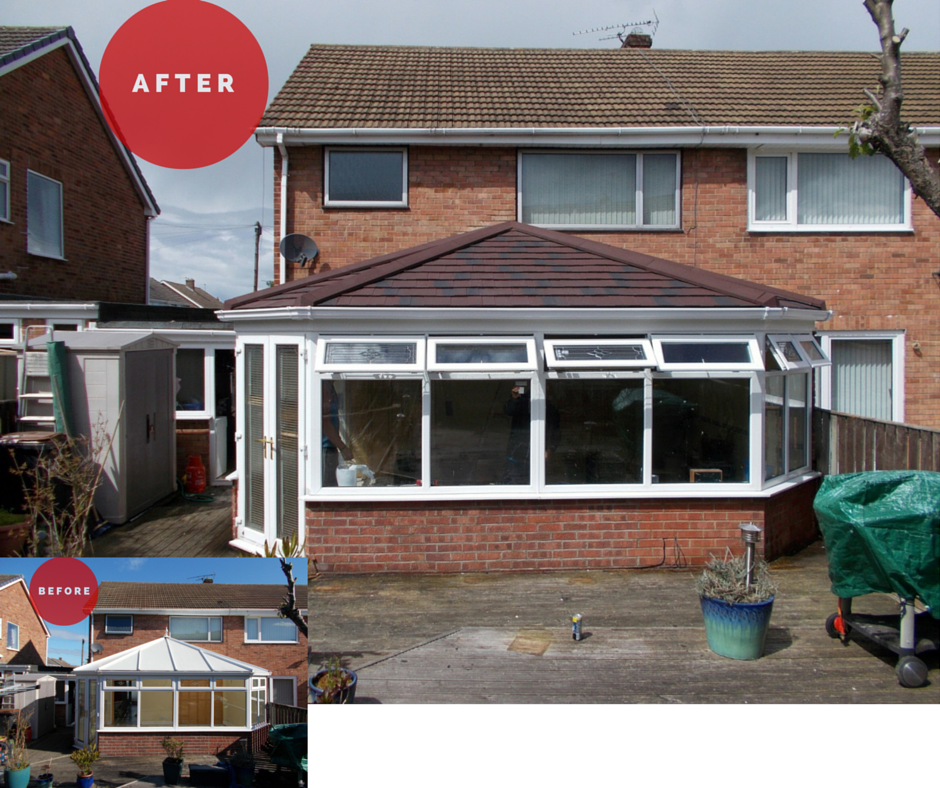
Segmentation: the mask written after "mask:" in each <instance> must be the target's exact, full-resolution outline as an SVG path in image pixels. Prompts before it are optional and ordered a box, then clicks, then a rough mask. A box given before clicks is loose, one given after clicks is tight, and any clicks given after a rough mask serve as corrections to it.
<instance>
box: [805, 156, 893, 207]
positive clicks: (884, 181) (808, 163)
mask: <svg viewBox="0 0 940 788" xmlns="http://www.w3.org/2000/svg"><path fill="white" fill-rule="evenodd" d="M797 166H798V175H797V195H798V196H797V199H798V205H799V207H798V210H797V221H798V223H799V224H901V223H902V222H903V221H904V176H903V175H901V172H900V171H899V170H898V169H897V167H895V166H894V164H892V163H891V162H890V161H889V160H888V159H886V158H885V157H884V156H859V157H857V158H855V159H852V158H850V157H849V155H848V154H847V153H801V154H799V159H798V162H797Z"/></svg>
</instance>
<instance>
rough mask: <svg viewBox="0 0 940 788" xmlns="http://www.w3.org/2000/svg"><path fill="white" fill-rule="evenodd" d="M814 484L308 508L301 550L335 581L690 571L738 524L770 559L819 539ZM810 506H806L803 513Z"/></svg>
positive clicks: (733, 535)
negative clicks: (404, 575)
mask: <svg viewBox="0 0 940 788" xmlns="http://www.w3.org/2000/svg"><path fill="white" fill-rule="evenodd" d="M815 490H816V482H810V483H808V484H804V485H801V486H800V487H798V488H796V489H792V490H789V491H787V492H784V493H781V494H779V495H776V496H774V497H773V498H769V499H763V498H738V499H716V500H702V499H697V500H696V499H692V500H681V499H680V500H677V499H667V498H664V499H661V500H597V501H485V502H481V503H478V504H474V503H462V502H461V503H453V504H446V503H440V502H437V503H432V502H428V503H415V502H401V503H399V502H386V503H379V504H369V503H361V504H360V503H355V502H351V503H332V502H331V503H326V502H321V503H312V502H308V503H307V544H308V545H310V548H309V549H311V550H314V549H315V550H316V559H317V562H318V566H319V568H320V569H321V570H327V571H333V572H495V571H525V570H546V569H633V568H638V567H644V566H652V565H656V564H659V563H660V562H663V561H665V564H666V565H673V563H674V562H675V560H676V555H677V550H678V551H679V552H681V556H682V558H683V559H684V560H685V561H687V562H689V563H690V564H691V565H701V564H703V563H705V562H706V561H707V560H708V558H709V556H710V555H712V554H714V555H723V554H724V552H725V548H726V547H730V548H732V549H733V550H735V551H738V550H739V548H740V545H741V534H740V532H739V530H738V525H739V524H740V523H744V522H755V523H757V524H758V525H761V526H763V527H764V528H765V529H766V534H767V535H766V540H765V542H764V543H763V545H764V547H765V549H766V555H767V558H768V559H773V558H777V557H779V556H781V555H784V554H785V553H788V552H791V551H793V550H795V549H798V548H799V547H802V546H804V545H806V544H808V543H809V542H811V541H812V540H813V539H814V538H815V535H816V525H815V521H814V519H813V514H812V507H811V504H812V498H813V495H814V493H815ZM807 504H809V506H807Z"/></svg>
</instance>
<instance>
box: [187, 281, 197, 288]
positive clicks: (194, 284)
mask: <svg viewBox="0 0 940 788" xmlns="http://www.w3.org/2000/svg"><path fill="white" fill-rule="evenodd" d="M186 287H188V288H189V289H190V290H195V289H196V280H195V279H187V280H186Z"/></svg>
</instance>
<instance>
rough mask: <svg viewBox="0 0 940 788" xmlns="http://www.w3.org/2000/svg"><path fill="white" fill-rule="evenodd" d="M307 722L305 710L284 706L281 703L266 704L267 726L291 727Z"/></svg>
mask: <svg viewBox="0 0 940 788" xmlns="http://www.w3.org/2000/svg"><path fill="white" fill-rule="evenodd" d="M306 721H307V709H306V708H305V707H304V708H301V707H299V706H285V705H284V704H283V703H269V704H268V724H269V725H293V724H295V723H298V722H306Z"/></svg>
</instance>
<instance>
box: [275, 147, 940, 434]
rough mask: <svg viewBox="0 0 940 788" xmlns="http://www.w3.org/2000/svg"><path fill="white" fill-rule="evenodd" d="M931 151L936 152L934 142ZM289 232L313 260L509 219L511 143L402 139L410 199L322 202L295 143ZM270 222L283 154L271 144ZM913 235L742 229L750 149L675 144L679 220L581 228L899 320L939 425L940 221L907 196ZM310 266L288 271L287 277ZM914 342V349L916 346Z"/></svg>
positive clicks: (917, 394)
mask: <svg viewBox="0 0 940 788" xmlns="http://www.w3.org/2000/svg"><path fill="white" fill-rule="evenodd" d="M929 156H930V157H931V160H933V161H936V159H937V157H938V151H930V152H929ZM289 160H290V173H289V178H288V184H289V193H288V207H287V211H288V221H287V231H288V232H299V233H306V234H307V235H311V236H313V237H314V238H315V239H316V241H317V244H318V245H319V247H320V257H319V259H318V262H317V270H318V271H319V270H328V269H330V268H336V267H339V266H344V265H348V264H350V263H354V262H359V261H361V260H366V259H368V258H370V257H373V256H375V255H380V254H385V253H387V252H392V251H396V250H398V249H402V248H406V247H409V246H413V245H416V244H420V243H425V242H427V241H431V240H435V239H439V238H445V237H447V236H449V235H453V234H455V233H459V232H464V231H467V230H472V229H474V228H477V227H484V226H487V225H490V224H495V223H497V222H502V221H506V220H509V219H515V218H516V153H515V150H514V149H509V148H436V147H423V146H414V147H411V148H410V149H409V172H408V181H409V203H410V205H409V207H408V208H407V209H397V210H374V209H373V210H355V209H338V208H330V209H324V208H323V200H322V191H323V149H322V148H320V147H310V148H291V149H290V152H289ZM274 172H275V212H276V216H275V226H277V227H279V226H280V224H279V221H280V219H279V209H280V202H279V196H278V195H279V193H280V157H279V155H278V153H277V152H276V151H275V168H274ZM913 225H914V228H915V231H914V232H913V233H878V234H874V235H873V234H865V233H826V232H819V233H789V234H787V233H749V232H748V231H747V153H746V151H745V150H743V149H742V150H714V149H700V150H693V149H690V150H684V151H682V230H681V231H676V232H656V233H650V232H631V233H584V234H583V235H584V236H585V237H589V238H591V239H592V240H597V241H601V242H604V243H609V244H612V245H614V246H620V247H623V248H628V249H634V250H636V251H638V252H644V253H647V254H652V255H656V256H660V257H665V258H667V259H670V260H676V261H678V262H680V263H686V264H688V265H694V266H698V267H701V268H707V269H709V270H713V271H717V272H719V273H723V274H728V275H731V276H738V277H742V278H745V279H749V280H752V281H755V282H761V283H764V284H768V285H772V286H775V287H782V288H785V289H788V290H794V291H796V292H798V293H804V294H806V295H812V296H817V297H819V298H824V299H825V300H826V303H827V306H828V307H829V308H830V309H832V310H834V312H835V315H834V317H833V319H832V320H830V321H829V322H827V323H826V324H825V325H821V326H820V327H821V328H826V329H831V330H879V329H880V330H887V329H906V330H907V337H906V340H907V342H906V344H907V350H906V359H905V364H906V378H907V380H906V420H907V421H908V422H909V423H912V424H919V425H923V426H928V427H940V386H938V380H940V324H938V322H937V310H938V308H940V303H938V296H940V292H938V286H937V283H936V281H935V280H933V279H932V278H931V276H930V274H931V272H933V271H936V270H937V267H938V265H937V263H938V260H940V219H938V218H937V217H936V216H935V215H934V214H933V213H932V212H931V211H930V210H929V209H927V208H926V207H925V206H924V204H923V201H922V200H919V199H915V200H914V202H913ZM310 272H311V269H310V268H309V267H308V268H304V269H295V268H293V267H292V268H291V269H290V270H289V271H288V274H289V278H293V277H294V276H295V275H300V276H305V275H308V274H309V273H310ZM914 342H918V343H919V344H920V349H919V350H918V351H916V352H915V351H914V350H913V343H914Z"/></svg>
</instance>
